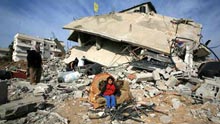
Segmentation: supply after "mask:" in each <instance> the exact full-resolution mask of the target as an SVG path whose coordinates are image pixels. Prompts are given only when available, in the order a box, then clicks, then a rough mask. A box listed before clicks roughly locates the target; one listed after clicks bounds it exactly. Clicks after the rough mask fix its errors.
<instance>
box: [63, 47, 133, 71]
mask: <svg viewBox="0 0 220 124" xmlns="http://www.w3.org/2000/svg"><path fill="white" fill-rule="evenodd" d="M118 47H119V46H115V45H106V46H103V47H102V49H100V50H97V48H96V46H86V47H75V48H72V49H71V54H70V56H69V57H68V58H66V59H64V62H65V63H69V62H71V61H73V60H74V59H75V58H76V57H77V58H79V59H81V58H83V56H84V57H85V58H86V59H87V60H90V61H92V62H96V63H99V64H101V65H104V66H107V67H109V66H118V65H120V64H123V63H127V62H130V61H131V59H132V57H131V56H128V55H126V54H123V53H121V52H122V51H121V49H119V48H118Z"/></svg>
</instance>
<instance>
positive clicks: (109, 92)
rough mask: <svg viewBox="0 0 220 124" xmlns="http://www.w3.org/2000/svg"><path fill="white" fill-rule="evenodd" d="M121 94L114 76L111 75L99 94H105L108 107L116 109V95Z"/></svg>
mask: <svg viewBox="0 0 220 124" xmlns="http://www.w3.org/2000/svg"><path fill="white" fill-rule="evenodd" d="M116 95H117V96H119V95H120V90H119V89H118V88H117V86H116V85H115V80H114V78H113V77H112V76H109V77H108V78H107V80H106V81H105V83H104V86H103V87H102V89H101V92H100V94H99V96H103V97H104V98H105V99H106V107H107V109H113V110H114V109H115V107H116V97H115V96H116Z"/></svg>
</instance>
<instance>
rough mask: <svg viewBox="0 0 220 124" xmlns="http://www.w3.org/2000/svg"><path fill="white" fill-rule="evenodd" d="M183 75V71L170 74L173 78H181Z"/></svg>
mask: <svg viewBox="0 0 220 124" xmlns="http://www.w3.org/2000/svg"><path fill="white" fill-rule="evenodd" d="M182 74H183V72H182V71H175V72H171V73H170V75H172V76H179V75H180V76H181V75H182Z"/></svg>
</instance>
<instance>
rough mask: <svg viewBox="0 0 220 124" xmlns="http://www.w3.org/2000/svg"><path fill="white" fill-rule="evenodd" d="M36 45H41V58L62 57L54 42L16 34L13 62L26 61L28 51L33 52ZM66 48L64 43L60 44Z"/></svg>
mask: <svg viewBox="0 0 220 124" xmlns="http://www.w3.org/2000/svg"><path fill="white" fill-rule="evenodd" d="M36 44H40V51H41V56H42V58H43V59H50V58H55V57H60V56H61V55H62V52H61V50H60V49H58V48H57V44H56V43H55V42H54V40H51V39H44V38H38V37H33V36H29V35H25V34H19V33H18V34H16V35H15V37H14V45H13V49H14V51H13V55H12V60H13V61H20V60H26V57H27V50H32V49H33V48H34V46H35V45H36ZM60 44H61V45H62V46H63V47H64V42H62V41H61V42H60Z"/></svg>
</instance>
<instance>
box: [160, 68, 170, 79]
mask: <svg viewBox="0 0 220 124" xmlns="http://www.w3.org/2000/svg"><path fill="white" fill-rule="evenodd" d="M159 73H160V74H161V75H162V76H163V78H164V79H166V80H167V79H168V78H170V74H169V73H167V72H165V70H164V69H161V70H160V72H159Z"/></svg>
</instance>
